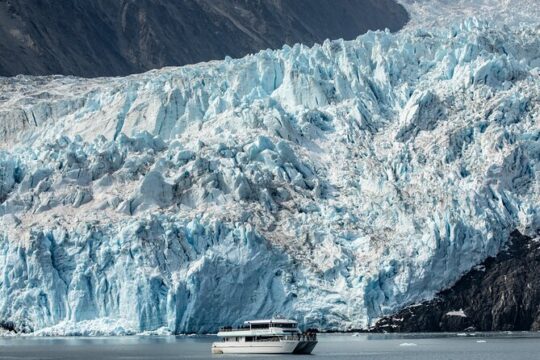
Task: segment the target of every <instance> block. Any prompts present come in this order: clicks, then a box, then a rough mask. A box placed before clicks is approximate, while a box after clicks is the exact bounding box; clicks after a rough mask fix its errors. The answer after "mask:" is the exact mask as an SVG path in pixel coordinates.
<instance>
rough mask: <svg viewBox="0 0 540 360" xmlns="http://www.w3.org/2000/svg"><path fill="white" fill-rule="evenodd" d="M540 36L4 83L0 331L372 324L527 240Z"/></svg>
mask: <svg viewBox="0 0 540 360" xmlns="http://www.w3.org/2000/svg"><path fill="white" fill-rule="evenodd" d="M539 98H540V27H538V26H536V27H534V26H520V27H513V28H511V29H510V28H507V27H498V26H497V25H496V24H493V23H489V22H484V21H480V20H477V19H471V20H467V21H464V22H462V23H460V24H457V25H453V26H449V27H446V28H435V29H430V30H422V29H408V30H406V31H402V32H399V33H397V34H391V33H389V32H369V33H367V34H365V35H362V36H360V37H358V38H357V39H356V40H353V41H342V40H336V41H326V42H325V43H323V44H321V45H315V46H313V47H311V48H308V47H306V46H302V45H296V46H294V47H288V46H285V47H284V48H283V49H281V50H277V51H270V50H268V51H262V52H260V53H258V54H254V55H250V56H247V57H245V58H242V59H236V60H233V59H230V58H227V59H225V60H224V61H214V62H209V63H203V64H197V65H192V66H185V67H180V68H164V69H161V70H154V71H150V72H147V73H144V74H138V75H132V76H128V77H124V78H97V79H81V78H75V77H62V76H48V77H29V76H17V77H13V78H0V143H1V145H0V221H1V227H0V324H1V325H2V326H3V327H5V328H10V329H15V330H16V331H19V332H26V333H33V334H54V335H88V334H89V335H106V334H124V333H125V334H133V333H141V332H147V333H152V332H156V333H174V334H180V333H192V332H193V333H205V332H213V331H216V329H217V328H218V326H220V325H224V324H238V323H240V322H241V321H243V320H246V319H248V318H260V317H267V316H273V315H276V314H281V315H284V316H288V317H292V318H296V319H297V320H298V321H300V323H301V324H302V325H304V326H316V327H321V328H324V329H340V330H345V329H353V328H366V327H369V326H370V325H371V324H373V323H374V321H376V320H377V319H378V318H380V317H381V316H383V315H386V314H389V313H392V312H393V311H396V310H398V309H400V308H401V307H403V306H405V305H408V304H411V303H414V302H417V301H419V300H421V299H427V298H430V297H432V296H433V295H434V294H435V293H436V292H437V291H439V290H440V289H443V288H445V287H448V286H450V285H451V284H452V283H453V282H455V281H456V280H457V279H458V278H459V277H460V275H461V274H463V273H464V272H466V271H468V270H469V269H470V268H471V267H473V266H475V265H476V264H478V263H480V262H482V261H483V260H484V259H485V258H486V257H488V256H492V255H495V254H496V253H497V252H498V251H499V250H500V249H501V248H502V247H504V246H505V242H506V240H507V237H508V234H509V233H510V232H511V231H512V230H514V229H519V230H520V231H521V232H522V233H524V234H527V235H529V236H537V234H539V232H540V215H539V214H540V209H539V204H540V182H539V176H540V174H539V171H540V167H539V165H538V164H539V161H540V119H539V116H540V101H539Z"/></svg>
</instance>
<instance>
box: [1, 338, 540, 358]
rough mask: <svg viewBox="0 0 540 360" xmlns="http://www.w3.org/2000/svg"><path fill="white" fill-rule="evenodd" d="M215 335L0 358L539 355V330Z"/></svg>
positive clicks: (37, 349)
mask: <svg viewBox="0 0 540 360" xmlns="http://www.w3.org/2000/svg"><path fill="white" fill-rule="evenodd" d="M461 335H463V334H461ZM215 339H216V338H215V337H213V336H200V337H199V336H197V337H190V336H178V337H173V336H171V337H136V336H134V337H115V338H31V337H30V338H0V359H78V360H89V359H126V360H127V359H225V360H227V359H238V358H240V359H246V360H247V359H261V358H268V359H272V360H281V359H299V358H303V357H305V358H309V359H316V358H320V359H332V360H346V359H381V360H391V359H415V360H424V359H425V360H448V359H467V360H499V359H500V360H513V359H520V360H528V359H531V360H539V359H540V333H513V334H507V333H489V334H480V333H478V334H475V335H474V336H459V335H458V334H444V335H440V334H437V335H435V334H401V335H364V334H361V335H358V336H353V335H351V334H346V335H345V334H340V335H320V336H319V344H318V345H317V347H316V348H315V351H314V353H313V355H311V356H301V355H287V356H281V355H266V356H265V355H212V354H211V353H210V346H211V344H212V342H213V341H214V340H215Z"/></svg>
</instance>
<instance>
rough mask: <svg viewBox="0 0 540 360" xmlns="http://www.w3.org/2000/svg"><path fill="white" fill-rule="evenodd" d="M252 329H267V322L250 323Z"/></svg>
mask: <svg viewBox="0 0 540 360" xmlns="http://www.w3.org/2000/svg"><path fill="white" fill-rule="evenodd" d="M251 328H252V329H268V324H251Z"/></svg>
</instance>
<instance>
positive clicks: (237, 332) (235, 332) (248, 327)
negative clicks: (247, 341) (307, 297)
mask: <svg viewBox="0 0 540 360" xmlns="http://www.w3.org/2000/svg"><path fill="white" fill-rule="evenodd" d="M299 333H301V331H300V329H298V323H297V322H296V321H294V320H287V319H271V320H248V321H244V324H243V325H242V326H240V327H237V328H233V327H230V326H225V327H222V328H221V329H219V332H218V334H217V335H218V336H222V337H223V336H226V337H235V336H265V335H266V336H268V335H274V336H286V335H291V334H299Z"/></svg>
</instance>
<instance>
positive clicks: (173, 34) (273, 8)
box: [0, 0, 408, 77]
mask: <svg viewBox="0 0 540 360" xmlns="http://www.w3.org/2000/svg"><path fill="white" fill-rule="evenodd" d="M407 21H408V14H407V12H406V11H405V9H404V8H403V7H402V6H401V5H398V4H397V3H396V2H395V1H394V0H294V1H290V0H65V1H64V0H62V1H58V0H0V75H1V76H12V75H17V74H31V75H49V74H65V75H78V76H86V77H94V76H114V75H126V74H131V73H137V72H143V71H146V70H149V69H154V68H161V67H164V66H170V65H174V66H177V65H184V64H191V63H197V62H201V61H208V60H214V59H223V58H224V57H225V56H227V55H229V56H231V57H241V56H244V55H246V54H248V53H253V52H256V51H258V50H261V49H267V48H281V47H282V46H283V44H294V43H298V42H301V43H304V44H308V45H311V44H313V43H314V42H322V41H324V40H325V39H327V38H330V39H337V38H345V39H352V38H355V37H356V36H358V35H360V34H361V33H364V32H366V31H367V30H370V29H371V30H375V29H385V28H388V29H390V30H392V31H396V30H398V29H400V28H401V27H402V26H403V25H404V24H405V23H406V22H407Z"/></svg>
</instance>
